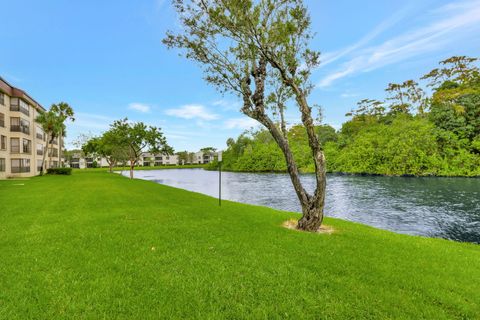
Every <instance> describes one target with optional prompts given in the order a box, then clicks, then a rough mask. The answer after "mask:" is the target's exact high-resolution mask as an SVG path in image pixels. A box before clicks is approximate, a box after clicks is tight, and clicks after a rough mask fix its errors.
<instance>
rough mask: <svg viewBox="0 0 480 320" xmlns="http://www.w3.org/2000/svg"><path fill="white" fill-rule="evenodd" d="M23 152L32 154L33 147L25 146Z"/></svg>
mask: <svg viewBox="0 0 480 320" xmlns="http://www.w3.org/2000/svg"><path fill="white" fill-rule="evenodd" d="M22 151H23V153H28V154H32V148H30V147H23V150H22Z"/></svg>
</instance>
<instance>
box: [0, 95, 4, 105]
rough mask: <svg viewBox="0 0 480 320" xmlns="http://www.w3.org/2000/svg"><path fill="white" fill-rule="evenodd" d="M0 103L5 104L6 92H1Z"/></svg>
mask: <svg viewBox="0 0 480 320" xmlns="http://www.w3.org/2000/svg"><path fill="white" fill-rule="evenodd" d="M0 104H1V105H2V106H4V105H5V94H4V93H3V92H0Z"/></svg>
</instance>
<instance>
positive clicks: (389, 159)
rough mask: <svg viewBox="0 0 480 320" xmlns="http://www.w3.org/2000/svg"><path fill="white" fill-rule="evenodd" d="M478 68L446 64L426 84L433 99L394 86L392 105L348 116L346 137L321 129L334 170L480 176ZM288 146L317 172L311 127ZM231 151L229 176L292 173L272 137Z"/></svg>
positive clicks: (467, 61) (296, 132) (458, 61)
mask: <svg viewBox="0 0 480 320" xmlns="http://www.w3.org/2000/svg"><path fill="white" fill-rule="evenodd" d="M474 61H475V59H473V60H472V58H467V57H452V58H450V59H447V60H445V61H442V62H441V64H442V65H444V68H443V69H441V70H439V71H438V70H437V71H432V72H433V73H431V74H429V75H427V76H425V77H424V78H425V79H430V80H432V81H434V82H435V83H436V85H438V87H437V88H436V89H435V90H434V91H433V94H432V96H431V97H426V96H425V93H424V91H423V90H422V89H421V88H419V86H418V83H417V82H415V81H413V80H408V81H405V82H403V83H401V84H394V83H390V84H389V86H388V88H387V90H386V91H387V92H388V93H389V97H388V98H387V101H389V102H390V104H388V103H387V102H384V101H378V100H372V99H363V100H361V101H360V102H359V103H358V104H357V109H355V110H352V112H350V113H348V114H347V116H351V117H352V118H351V119H350V120H349V121H347V122H345V123H344V124H343V126H342V128H341V130H340V131H339V132H335V130H334V129H333V128H332V127H330V126H318V127H316V130H317V133H318V136H319V141H320V143H321V145H322V147H323V150H324V153H325V157H326V159H327V170H328V171H330V172H345V173H359V174H383V175H414V176H431V175H436V176H437V175H441V176H480V76H479V74H478V69H477V67H475V66H473V65H472V63H473V62H474ZM439 79H443V80H444V82H441V83H440V82H438V81H439ZM437 82H438V83H437ZM288 139H289V142H290V147H291V149H292V151H293V154H294V158H295V160H296V161H297V164H298V166H299V168H300V169H301V170H302V171H303V172H314V167H313V162H312V161H311V157H310V149H309V148H308V144H307V136H306V133H305V128H304V127H303V126H301V125H296V126H293V127H291V128H290V129H289V130H288ZM227 145H228V149H227V151H226V152H225V153H224V168H225V169H226V170H234V171H285V170H286V168H285V165H284V164H283V165H282V154H281V153H280V152H279V149H278V148H277V147H276V146H275V145H274V143H272V137H271V136H270V134H269V133H268V131H265V130H263V131H258V132H255V133H252V134H242V135H241V136H240V137H238V139H237V140H234V139H229V140H228V141H227ZM213 166H214V165H213V164H212V167H213Z"/></svg>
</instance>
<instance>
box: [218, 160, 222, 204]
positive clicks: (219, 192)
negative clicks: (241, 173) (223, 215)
mask: <svg viewBox="0 0 480 320" xmlns="http://www.w3.org/2000/svg"><path fill="white" fill-rule="evenodd" d="M218 205H219V206H222V151H219V152H218Z"/></svg>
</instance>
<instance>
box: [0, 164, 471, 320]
mask: <svg viewBox="0 0 480 320" xmlns="http://www.w3.org/2000/svg"><path fill="white" fill-rule="evenodd" d="M0 200H1V201H0V203H1V210H0V318H1V319H73V318H74V319H79V318H88V319H164V318H172V319H187V318H196V319H223V318H226V319H244V318H252V319H286V318H290V319H301V318H310V319H351V318H356V319H359V318H364V319H372V318H379V319H385V318H399V319H401V318H404V319H408V318H409V319H422V318H428V319H455V318H457V319H478V318H480V246H478V245H474V244H462V243H455V242H451V241H446V240H440V239H427V238H421V237H411V236H406V235H399V234H394V233H390V232H387V231H382V230H378V229H374V228H371V227H367V226H364V225H360V224H355V223H350V222H346V221H341V220H336V219H327V220H326V223H327V224H328V225H331V226H333V227H334V228H335V229H336V230H337V231H336V233H334V234H332V235H327V234H309V233H303V232H298V231H294V230H288V229H285V228H283V227H282V226H281V224H282V223H283V222H284V221H285V220H287V219H289V218H292V217H298V215H296V214H293V213H287V212H281V211H276V210H273V209H268V208H264V207H257V206H250V205H244V204H238V203H233V202H228V201H224V202H223V205H222V207H218V202H217V200H216V199H214V198H210V197H207V196H203V195H200V194H196V193H191V192H187V191H184V190H179V189H175V188H171V187H167V186H162V185H159V184H155V183H153V182H148V181H142V180H129V179H127V178H124V177H121V176H120V175H117V174H109V173H106V172H101V171H76V172H74V174H73V175H72V176H45V177H38V178H33V179H30V180H26V181H0Z"/></svg>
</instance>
